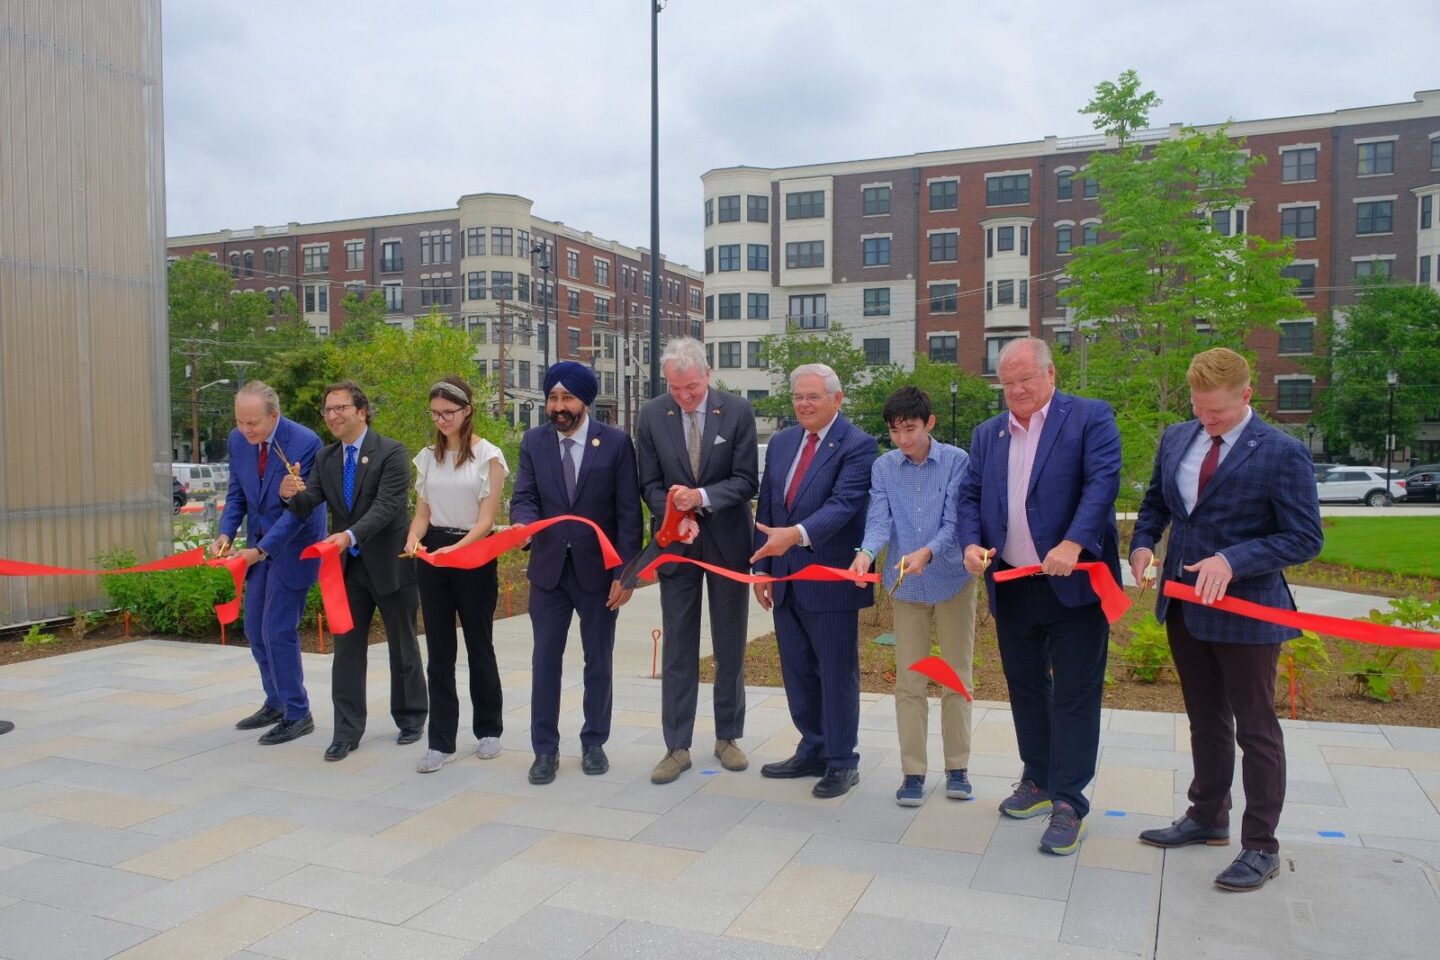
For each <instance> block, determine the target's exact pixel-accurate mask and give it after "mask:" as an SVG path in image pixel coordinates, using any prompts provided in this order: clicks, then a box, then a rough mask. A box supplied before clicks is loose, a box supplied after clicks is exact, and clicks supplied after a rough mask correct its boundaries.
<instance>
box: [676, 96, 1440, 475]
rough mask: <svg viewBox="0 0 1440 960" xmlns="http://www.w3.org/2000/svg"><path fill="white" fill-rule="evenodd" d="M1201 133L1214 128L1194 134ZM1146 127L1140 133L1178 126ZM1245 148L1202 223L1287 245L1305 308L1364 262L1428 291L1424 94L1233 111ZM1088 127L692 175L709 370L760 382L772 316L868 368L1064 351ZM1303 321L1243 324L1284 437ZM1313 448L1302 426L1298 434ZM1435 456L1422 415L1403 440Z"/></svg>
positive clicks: (1089, 203) (1088, 191)
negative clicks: (845, 337) (1310, 107)
mask: <svg viewBox="0 0 1440 960" xmlns="http://www.w3.org/2000/svg"><path fill="white" fill-rule="evenodd" d="M1201 129H1214V127H1213V126H1212V127H1201ZM1179 130H1180V125H1179V124H1175V125H1172V126H1171V127H1169V128H1162V129H1156V130H1149V131H1144V132H1142V133H1140V134H1139V135H1138V139H1141V140H1152V141H1153V140H1159V139H1163V138H1166V137H1170V136H1175V135H1177V134H1178V133H1179ZM1231 132H1232V133H1233V135H1234V136H1236V137H1241V138H1244V139H1245V145H1246V149H1248V150H1249V151H1250V153H1251V154H1252V155H1256V156H1263V157H1264V158H1265V161H1266V162H1265V163H1263V164H1261V165H1258V166H1257V167H1256V169H1255V173H1254V175H1253V177H1252V179H1251V182H1250V184H1249V188H1248V191H1247V192H1248V195H1249V197H1250V203H1249V205H1248V206H1245V207H1242V208H1238V209H1235V210H1231V211H1222V212H1221V213H1219V214H1217V215H1216V219H1215V224H1214V226H1215V229H1220V230H1225V231H1244V232H1249V233H1253V234H1257V235H1260V236H1265V237H1268V238H1271V239H1276V238H1279V237H1281V236H1288V237H1293V238H1294V240H1295V259H1294V262H1293V264H1292V265H1291V267H1289V273H1290V274H1291V275H1292V276H1294V277H1296V278H1297V279H1298V280H1299V287H1298V288H1297V293H1298V295H1299V296H1300V297H1301V298H1302V299H1303V300H1304V302H1305V303H1306V304H1307V305H1308V306H1309V307H1310V309H1311V311H1312V313H1313V315H1314V316H1323V315H1324V314H1325V312H1326V311H1327V310H1329V309H1330V308H1332V307H1335V308H1343V307H1345V306H1346V305H1347V304H1349V303H1352V302H1354V299H1355V281H1356V279H1357V278H1359V277H1364V276H1367V275H1369V274H1372V273H1382V274H1386V275H1388V276H1392V277H1394V278H1396V279H1403V280H1407V281H1410V282H1414V283H1429V284H1432V285H1436V286H1437V288H1440V229H1437V226H1436V219H1435V218H1436V206H1437V205H1440V90H1430V91H1422V92H1420V93H1417V94H1416V95H1415V99H1414V100H1413V101H1410V102H1406V103H1397V104H1387V105H1382V106H1371V107H1360V108H1356V109H1344V110H1336V111H1334V112H1332V113H1324V114H1314V115H1310V116H1300V117H1280V118H1275V119H1267V120H1245V121H1239V122H1236V123H1234V124H1233V125H1232V126H1231ZM1114 146H1115V143H1114V142H1113V141H1109V142H1107V140H1106V138H1105V137H1103V136H1099V135H1094V136H1081V137H1069V138H1062V137H1046V138H1045V139H1043V140H1034V141H1030V142H1026V143H1014V144H1001V145H995V146H982V147H968V148H962V149H956V150H945V151H938V152H933V153H921V154H912V155H910V156H903V157H887V158H881V159H874V160H847V161H840V162H836V163H823V164H814V165H809V166H801V167H784V168H773V169H772V168H761V167H750V166H739V167H726V168H721V169H716V170H711V171H709V172H708V173H706V174H704V175H703V176H702V177H701V182H702V185H703V189H704V210H705V275H706V276H705V333H706V336H705V340H706V343H707V349H709V350H711V351H712V353H713V357H714V360H713V363H714V365H715V366H716V368H717V371H716V372H717V376H718V377H719V378H721V379H722V380H723V381H724V382H725V383H726V384H727V385H729V386H730V387H731V388H733V389H737V390H740V391H741V392H744V393H747V394H749V395H751V396H757V395H763V394H764V393H766V392H768V391H769V389H770V387H771V382H770V377H769V373H768V371H767V370H765V369H764V368H762V367H761V365H760V363H761V360H760V356H759V347H760V344H759V338H760V337H761V336H764V335H766V334H772V333H780V332H783V331H784V330H785V329H786V323H787V321H789V322H791V323H794V324H797V325H798V326H799V327H801V328H802V329H807V330H823V329H826V328H827V327H828V326H829V325H830V324H832V323H834V322H837V321H838V322H839V323H841V324H842V325H843V327H844V329H845V330H846V331H848V332H849V333H850V334H851V335H852V337H853V338H854V341H855V343H856V345H857V346H860V347H862V348H863V349H864V351H865V353H866V355H867V357H868V358H869V359H870V361H871V362H872V363H877V364H878V363H889V362H894V363H899V364H902V365H904V366H911V365H913V363H914V360H913V358H914V356H916V355H918V354H924V355H928V356H929V357H930V358H931V359H932V360H935V361H939V362H953V363H958V364H959V366H960V367H961V369H964V370H967V371H969V372H971V373H975V374H978V375H981V376H985V377H990V378H993V377H994V375H995V361H996V357H997V356H998V354H999V351H1000V348H1001V347H1002V346H1004V344H1005V343H1006V342H1008V341H1009V340H1010V339H1012V338H1014V337H1018V336H1025V335H1035V336H1040V337H1044V338H1045V339H1047V340H1051V341H1054V342H1055V343H1056V344H1057V345H1058V346H1060V347H1062V348H1068V347H1069V345H1070V342H1071V338H1072V336H1073V335H1074V327H1073V324H1072V320H1071V318H1069V317H1067V316H1066V311H1065V309H1064V308H1063V307H1062V306H1061V305H1060V302H1059V300H1058V298H1057V291H1058V290H1059V289H1060V288H1061V287H1062V286H1063V284H1065V283H1067V282H1068V281H1067V279H1066V277H1065V265H1066V262H1067V261H1068V259H1069V252H1070V251H1071V250H1072V249H1074V248H1075V247H1077V246H1079V245H1081V244H1085V243H1092V242H1095V239H1096V237H1097V235H1098V231H1099V230H1100V227H1101V223H1100V207H1099V205H1098V202H1097V201H1096V199H1095V193H1096V191H1095V185H1094V183H1093V181H1089V180H1087V179H1086V177H1085V166H1086V163H1087V162H1088V160H1089V157H1090V155H1091V154H1092V153H1094V152H1095V151H1097V150H1103V149H1106V148H1107V147H1110V148H1113V147H1114ZM1314 344H1315V320H1314V317H1313V316H1312V317H1297V318H1296V319H1294V320H1293V321H1288V322H1285V323H1282V324H1281V326H1280V330H1279V331H1278V332H1272V331H1264V332H1257V333H1256V334H1255V335H1254V337H1253V338H1252V340H1251V344H1250V345H1251V347H1252V348H1253V349H1254V350H1255V352H1256V354H1257V357H1258V364H1257V366H1258V371H1257V376H1258V385H1257V395H1258V400H1257V402H1258V404H1259V405H1260V406H1261V407H1262V408H1263V409H1264V410H1265V411H1266V412H1267V413H1268V414H1270V415H1272V416H1274V417H1276V418H1277V419H1279V420H1280V421H1281V422H1284V423H1287V424H1290V425H1291V429H1292V430H1294V432H1295V433H1296V434H1297V435H1299V436H1301V437H1306V436H1307V433H1308V431H1307V429H1306V425H1307V424H1308V422H1309V420H1310V417H1311V414H1312V406H1313V401H1314V398H1315V396H1316V393H1317V390H1318V389H1323V387H1319V388H1317V386H1316V385H1315V383H1314V379H1313V377H1312V376H1311V374H1310V373H1308V372H1307V371H1306V370H1305V368H1304V366H1303V364H1302V363H1301V362H1297V361H1300V360H1302V359H1303V358H1304V357H1306V356H1308V355H1310V354H1311V353H1312V352H1313V350H1314ZM1313 443H1314V445H1315V448H1316V449H1318V445H1319V443H1320V438H1319V437H1316V438H1314V441H1313ZM1411 452H1412V453H1414V454H1416V455H1417V456H1420V457H1421V458H1422V459H1430V460H1434V459H1440V423H1430V424H1426V425H1425V426H1424V428H1423V429H1422V434H1421V437H1420V438H1419V440H1418V442H1417V444H1416V445H1415V447H1414V448H1413V449H1412V451H1411Z"/></svg>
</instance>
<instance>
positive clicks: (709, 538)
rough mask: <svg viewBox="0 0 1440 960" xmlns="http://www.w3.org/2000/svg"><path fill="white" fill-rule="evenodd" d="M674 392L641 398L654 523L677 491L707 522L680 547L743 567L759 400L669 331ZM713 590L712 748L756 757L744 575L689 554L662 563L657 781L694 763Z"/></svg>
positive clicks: (645, 479)
mask: <svg viewBox="0 0 1440 960" xmlns="http://www.w3.org/2000/svg"><path fill="white" fill-rule="evenodd" d="M660 366H661V368H662V369H663V370H664V371H665V382H666V384H667V386H668V388H669V392H668V393H667V394H666V395H664V396H659V397H655V398H654V399H652V400H650V401H648V402H647V403H646V404H645V406H643V407H641V408H640V419H639V422H638V423H637V425H636V429H635V443H636V446H637V448H638V450H639V466H640V492H641V495H642V496H644V498H645V502H646V503H647V504H649V506H650V517H651V521H652V523H653V524H654V525H655V526H656V527H658V526H659V524H660V522H661V521H662V520H663V519H664V517H665V501H666V498H667V497H668V496H669V495H670V494H671V493H672V492H673V493H674V495H675V506H676V508H677V509H679V510H692V511H694V512H695V519H696V522H697V523H698V525H699V527H700V532H699V534H698V535H697V536H696V538H695V540H694V542H692V543H691V544H689V545H688V546H686V547H684V548H683V549H682V550H679V551H676V552H677V553H679V554H680V555H682V556H686V557H693V558H695V559H698V560H703V561H705V562H706V563H708V564H711V565H713V566H718V567H726V568H728V569H731V570H735V571H738V572H740V573H745V572H747V571H748V570H749V567H750V552H751V549H752V545H751V542H750V541H751V536H752V535H751V532H750V531H751V528H752V525H753V520H752V519H751V516H750V500H751V498H752V497H754V496H755V491H756V487H757V486H758V481H757V477H756V470H757V467H758V456H759V454H758V447H757V446H756V442H755V410H754V408H753V407H751V406H750V402H749V401H748V400H746V399H744V398H743V397H737V396H735V395H734V394H730V393H725V392H724V391H722V390H716V389H715V388H714V387H712V386H711V385H710V364H709V363H707V362H706V360H705V348H704V346H703V345H702V344H701V343H700V341H699V340H694V339H692V338H690V337H680V338H678V339H675V340H671V341H670V343H669V344H668V345H667V346H666V348H665V352H664V353H663V354H661V356H660ZM702 588H703V589H705V590H707V591H708V592H709V594H710V641H711V645H712V647H713V648H714V651H715V756H716V757H717V758H718V759H719V760H720V765H721V766H723V767H724V768H725V769H726V770H744V769H745V768H746V767H747V766H749V760H747V759H746V757H745V752H744V751H743V750H741V749H740V743H739V741H740V738H741V737H743V736H744V735H745V669H744V667H745V639H746V636H745V634H746V629H745V628H746V623H747V621H748V619H749V612H750V611H749V602H750V600H749V593H750V592H749V591H748V590H747V589H746V588H745V584H743V583H738V582H736V581H734V580H730V579H728V578H726V577H723V576H721V575H719V574H716V573H709V572H707V571H705V570H702V569H701V568H700V567H696V566H693V565H691V564H688V563H675V564H671V565H669V566H666V567H662V568H661V570H660V615H661V624H662V626H663V627H664V634H663V636H664V654H663V657H662V661H661V662H662V664H663V666H662V673H661V683H660V690H661V701H660V726H661V730H662V732H663V733H664V736H665V756H664V757H662V758H661V759H660V762H659V763H658V764H656V765H655V769H654V771H653V772H652V773H651V774H650V780H651V782H652V783H671V782H673V781H674V780H675V779H677V778H678V777H679V776H680V774H682V773H684V772H685V771H686V770H688V769H690V742H691V739H692V737H693V735H694V731H695V702H696V699H697V697H698V690H699V685H700V594H701V590H702Z"/></svg>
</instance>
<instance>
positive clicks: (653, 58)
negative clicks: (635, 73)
mask: <svg viewBox="0 0 1440 960" xmlns="http://www.w3.org/2000/svg"><path fill="white" fill-rule="evenodd" d="M661 5H662V0H650V396H652V397H658V396H660V269H661V262H660V7H661Z"/></svg>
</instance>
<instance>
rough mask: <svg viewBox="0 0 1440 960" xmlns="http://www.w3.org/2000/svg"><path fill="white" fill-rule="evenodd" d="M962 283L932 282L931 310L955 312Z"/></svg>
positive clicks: (932, 311) (935, 311)
mask: <svg viewBox="0 0 1440 960" xmlns="http://www.w3.org/2000/svg"><path fill="white" fill-rule="evenodd" d="M959 293H960V285H959V284H956V283H932V284H930V312H931V313H954V312H955V311H956V310H957V309H958V305H957V301H958V299H959Z"/></svg>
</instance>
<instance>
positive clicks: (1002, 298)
mask: <svg viewBox="0 0 1440 960" xmlns="http://www.w3.org/2000/svg"><path fill="white" fill-rule="evenodd" d="M990 285H991V281H989V280H987V281H985V309H987V310H989V309H991V308H992V307H997V306H998V307H1009V306H1014V304H1015V281H1014V280H996V281H994V285H995V299H994V302H993V303H992V302H991V299H990Z"/></svg>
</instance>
